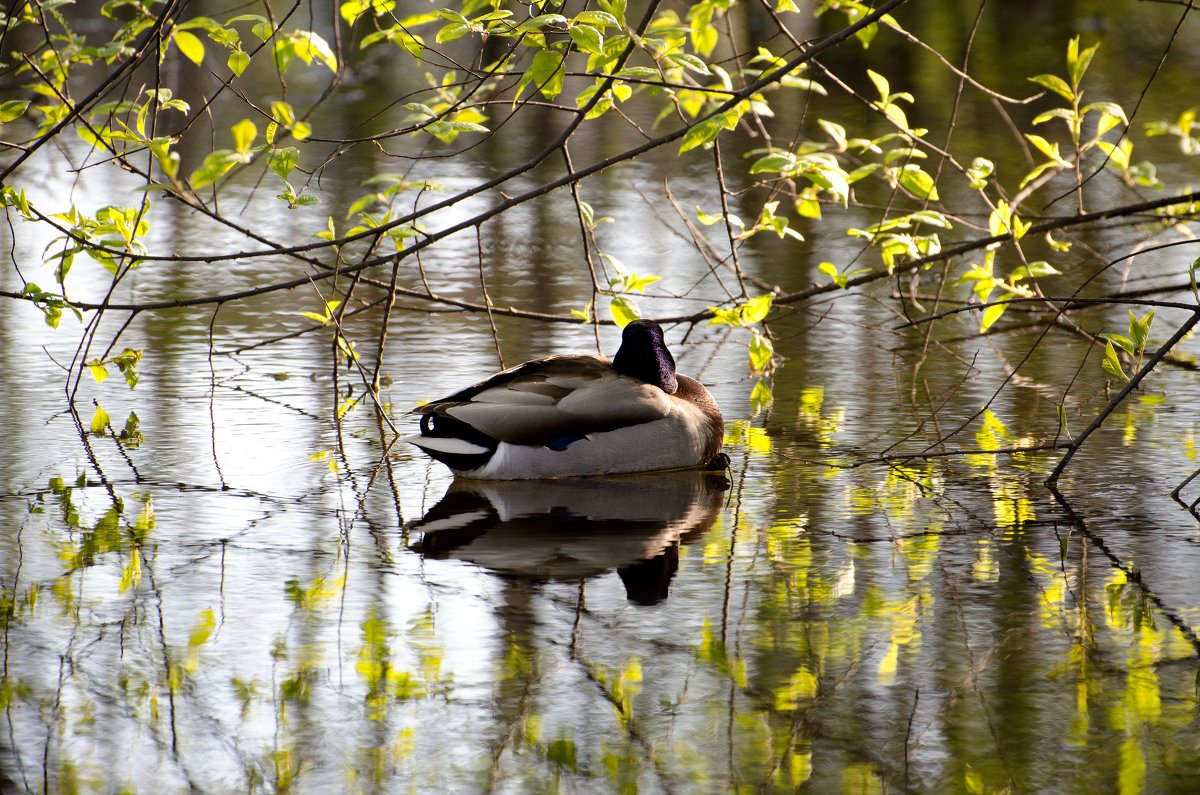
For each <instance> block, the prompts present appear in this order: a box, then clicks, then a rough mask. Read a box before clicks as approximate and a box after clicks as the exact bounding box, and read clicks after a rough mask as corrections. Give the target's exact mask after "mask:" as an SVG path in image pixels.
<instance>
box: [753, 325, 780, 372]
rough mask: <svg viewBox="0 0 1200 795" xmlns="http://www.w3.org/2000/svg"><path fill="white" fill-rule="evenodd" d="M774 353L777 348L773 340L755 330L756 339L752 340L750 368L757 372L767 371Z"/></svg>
mask: <svg viewBox="0 0 1200 795" xmlns="http://www.w3.org/2000/svg"><path fill="white" fill-rule="evenodd" d="M774 353H775V348H774V346H773V345H771V341H770V340H769V339H767V338H766V337H765V336H763V335H762V334H759V333H758V332H755V333H754V339H752V340H751V341H750V369H751V370H752V371H754V372H756V373H764V372H766V371H767V367H768V366H769V365H770V364H771V356H772V355H773V354H774Z"/></svg>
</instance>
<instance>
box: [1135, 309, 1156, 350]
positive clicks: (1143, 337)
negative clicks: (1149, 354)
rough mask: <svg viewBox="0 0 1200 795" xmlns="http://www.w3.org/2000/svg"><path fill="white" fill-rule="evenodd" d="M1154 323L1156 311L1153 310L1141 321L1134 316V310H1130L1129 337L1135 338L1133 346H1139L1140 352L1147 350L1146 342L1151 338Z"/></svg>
mask: <svg viewBox="0 0 1200 795" xmlns="http://www.w3.org/2000/svg"><path fill="white" fill-rule="evenodd" d="M1153 323H1154V310H1153V309H1151V310H1150V311H1149V312H1147V313H1146V314H1145V315H1143V316H1142V319H1141V320H1138V319H1136V318H1135V317H1134V316H1133V310H1132V309H1130V310H1129V336H1130V337H1132V338H1133V344H1134V345H1136V346H1137V348H1138V350H1139V351H1144V350H1145V349H1146V341H1147V340H1148V339H1149V338H1150V326H1151V325H1152V324H1153Z"/></svg>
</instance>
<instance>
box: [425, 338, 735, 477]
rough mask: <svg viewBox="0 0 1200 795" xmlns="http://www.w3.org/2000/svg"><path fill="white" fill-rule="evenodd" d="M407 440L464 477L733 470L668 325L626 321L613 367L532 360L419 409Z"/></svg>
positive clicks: (709, 407)
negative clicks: (673, 348) (679, 363)
mask: <svg viewBox="0 0 1200 795" xmlns="http://www.w3.org/2000/svg"><path fill="white" fill-rule="evenodd" d="M409 413H410V414H415V415H419V416H420V418H421V420H420V429H421V432H420V434H419V435H414V436H409V437H405V438H404V441H406V442H410V443H411V444H413V445H416V446H417V447H418V448H420V449H421V450H422V451H423V452H425V453H426V454H428V455H429V456H430V457H432V458H433V459H435V460H437V461H440V462H442V463H443V464H445V465H446V466H447V467H449V468H450V469H451V471H452V472H453V473H454V474H455V476H456V477H461V478H467V479H478V480H518V479H526V478H562V477H584V476H595V475H611V474H624V473H634V472H653V471H659V470H674V469H690V468H707V469H725V468H726V467H727V466H728V463H729V458H728V456H726V455H725V454H724V453H722V452H721V443H722V440H723V437H724V433H725V421H724V418H723V417H722V416H721V410H720V408H719V407H718V406H717V402H716V401H715V400H714V399H713V397H712V395H711V394H709V392H708V390H707V389H705V388H704V385H703V384H701V383H700V382H699V381H697V380H696V379H694V378H689V377H688V376H686V375H683V374H681V373H678V372H676V370H675V358H674V357H673V356H672V355H671V352H670V350H668V348H667V344H666V341H665V340H664V338H663V330H662V327H661V326H660V325H659V324H658V323H655V322H654V321H652V320H644V319H638V320H634V321H631V322H630V323H628V324H626V326H625V328H624V330H623V331H622V333H621V346H620V348H619V350H618V351H617V354H616V356H614V357H613V359H612V360H611V361H610V360H608V359H607V358H605V357H603V356H596V355H590V354H560V355H557V356H547V357H544V358H541V359H534V360H532V361H528V362H525V363H524V364H521V365H519V366H517V367H513V368H510V369H508V370H504V371H502V372H499V373H496V374H495V375H493V376H491V377H490V378H487V379H485V380H483V381H480V382H479V383H476V384H472V385H471V386H469V387H467V388H466V389H462V390H459V391H458V392H455V393H454V394H452V395H449V396H447V397H444V398H442V399H441V400H434V401H431V402H429V403H426V404H424V405H421V406H417V407H415V408H413V409H412V410H411V411H410V412H409Z"/></svg>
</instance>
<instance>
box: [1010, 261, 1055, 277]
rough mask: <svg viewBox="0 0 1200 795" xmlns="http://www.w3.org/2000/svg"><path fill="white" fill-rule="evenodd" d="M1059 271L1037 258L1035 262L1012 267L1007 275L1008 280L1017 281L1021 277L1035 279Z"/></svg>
mask: <svg viewBox="0 0 1200 795" xmlns="http://www.w3.org/2000/svg"><path fill="white" fill-rule="evenodd" d="M1060 273H1062V271H1060V270H1058V269H1057V268H1055V267H1054V266H1053V265H1051V264H1050V263H1049V262H1045V261H1044V260H1038V261H1037V262H1031V263H1029V264H1028V265H1021V266H1019V267H1017V268H1015V269H1013V272H1012V273H1010V274H1009V275H1008V280H1009V281H1011V282H1017V281H1020V280H1021V279H1037V278H1040V277H1042V276H1055V275H1057V274H1060Z"/></svg>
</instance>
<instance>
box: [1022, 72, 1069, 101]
mask: <svg viewBox="0 0 1200 795" xmlns="http://www.w3.org/2000/svg"><path fill="white" fill-rule="evenodd" d="M1029 79H1030V80H1031V81H1033V82H1034V83H1037V84H1038V85H1039V86H1042V87H1044V88H1048V89H1050V90H1051V91H1053V92H1054V93H1056V94H1058V95H1059V96H1061V97H1063V98H1064V99H1073V98H1074V97H1075V94H1074V92H1073V91H1071V87H1070V86H1069V85H1067V81H1066V80H1063V79H1062V78H1061V77H1059V76H1058V75H1037V76H1036V77H1031V78H1029Z"/></svg>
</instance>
